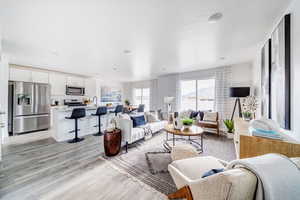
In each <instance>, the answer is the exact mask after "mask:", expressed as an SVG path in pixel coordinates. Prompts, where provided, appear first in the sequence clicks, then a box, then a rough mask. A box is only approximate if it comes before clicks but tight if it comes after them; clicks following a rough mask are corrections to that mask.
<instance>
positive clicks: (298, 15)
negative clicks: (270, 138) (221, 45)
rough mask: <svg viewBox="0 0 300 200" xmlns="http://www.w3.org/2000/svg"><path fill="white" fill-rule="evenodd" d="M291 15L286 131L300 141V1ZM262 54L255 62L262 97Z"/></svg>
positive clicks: (256, 84) (257, 82) (255, 77)
mask: <svg viewBox="0 0 300 200" xmlns="http://www.w3.org/2000/svg"><path fill="white" fill-rule="evenodd" d="M287 13H291V108H292V109H291V111H292V113H291V127H292V130H291V131H286V133H288V134H289V135H290V136H291V137H293V138H294V139H296V140H298V141H300V123H299V122H298V120H299V119H300V103H299V102H300V89H299V85H300V78H299V77H300V37H299V35H300V1H299V0H294V1H292V2H291V4H290V6H289V7H288V9H287V10H286V11H285V12H284V14H287ZM283 16H284V15H280V16H278V20H276V21H275V22H274V26H273V29H272V30H270V32H269V33H268V35H266V39H265V41H266V40H267V38H269V37H270V35H271V33H272V31H273V30H274V29H275V27H276V26H277V24H278V23H279V21H280V20H281V19H282V17H283ZM259 54H260V53H259V52H257V57H256V59H255V60H254V68H253V69H254V71H253V84H254V85H255V87H256V89H257V90H256V93H257V95H258V96H260V89H259V88H260V55H259Z"/></svg>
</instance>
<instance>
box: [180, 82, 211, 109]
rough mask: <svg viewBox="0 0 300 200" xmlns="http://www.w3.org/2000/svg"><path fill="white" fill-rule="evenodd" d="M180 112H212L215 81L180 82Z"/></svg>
mask: <svg viewBox="0 0 300 200" xmlns="http://www.w3.org/2000/svg"><path fill="white" fill-rule="evenodd" d="M180 91H181V94H180V96H181V98H180V100H181V101H180V110H181V111H184V110H189V109H190V110H214V107H215V79H214V78H211V79H205V80H183V81H180Z"/></svg>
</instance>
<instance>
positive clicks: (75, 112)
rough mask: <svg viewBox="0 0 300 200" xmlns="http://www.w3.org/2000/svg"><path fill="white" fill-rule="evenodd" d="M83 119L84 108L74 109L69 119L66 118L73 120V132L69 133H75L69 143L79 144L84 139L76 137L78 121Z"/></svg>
mask: <svg viewBox="0 0 300 200" xmlns="http://www.w3.org/2000/svg"><path fill="white" fill-rule="evenodd" d="M84 117H85V108H74V109H73V111H72V114H71V116H70V117H66V119H75V130H73V131H70V133H73V132H75V138H74V139H72V140H69V141H68V142H69V143H76V142H81V141H82V140H84V138H79V137H78V131H79V130H80V129H78V119H80V118H84Z"/></svg>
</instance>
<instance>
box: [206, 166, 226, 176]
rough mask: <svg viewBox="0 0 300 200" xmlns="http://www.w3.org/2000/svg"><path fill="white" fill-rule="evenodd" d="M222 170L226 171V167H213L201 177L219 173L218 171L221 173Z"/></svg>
mask: <svg viewBox="0 0 300 200" xmlns="http://www.w3.org/2000/svg"><path fill="white" fill-rule="evenodd" d="M220 172H224V169H223V168H221V169H211V170H209V171H208V172H205V173H204V174H203V175H202V177H201V178H205V177H208V176H211V175H214V174H217V173H220Z"/></svg>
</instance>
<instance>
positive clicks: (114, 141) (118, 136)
mask: <svg viewBox="0 0 300 200" xmlns="http://www.w3.org/2000/svg"><path fill="white" fill-rule="evenodd" d="M121 141H122V133H121V130H120V129H114V130H112V131H106V132H105V135H104V151H105V155H106V156H115V155H117V154H118V153H119V152H120V150H121Z"/></svg>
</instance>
